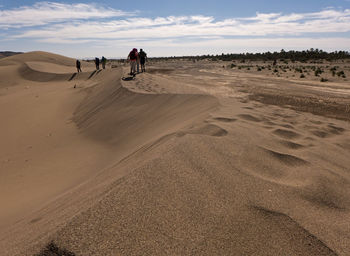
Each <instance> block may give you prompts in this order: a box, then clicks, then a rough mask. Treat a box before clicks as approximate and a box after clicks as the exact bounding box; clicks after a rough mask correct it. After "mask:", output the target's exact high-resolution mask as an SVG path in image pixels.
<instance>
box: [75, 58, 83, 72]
mask: <svg viewBox="0 0 350 256" xmlns="http://www.w3.org/2000/svg"><path fill="white" fill-rule="evenodd" d="M75 66H76V67H77V71H78V73H79V72H82V71H81V68H80V67H81V64H80V60H77V61H76V63H75Z"/></svg>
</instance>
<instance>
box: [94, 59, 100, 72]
mask: <svg viewBox="0 0 350 256" xmlns="http://www.w3.org/2000/svg"><path fill="white" fill-rule="evenodd" d="M95 64H96V70H99V69H100V59H99V58H97V57H96V58H95Z"/></svg>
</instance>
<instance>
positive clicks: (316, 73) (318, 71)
mask: <svg viewBox="0 0 350 256" xmlns="http://www.w3.org/2000/svg"><path fill="white" fill-rule="evenodd" d="M322 73H323V71H322V69H320V68H317V69H316V70H315V76H319V75H321V74H322Z"/></svg>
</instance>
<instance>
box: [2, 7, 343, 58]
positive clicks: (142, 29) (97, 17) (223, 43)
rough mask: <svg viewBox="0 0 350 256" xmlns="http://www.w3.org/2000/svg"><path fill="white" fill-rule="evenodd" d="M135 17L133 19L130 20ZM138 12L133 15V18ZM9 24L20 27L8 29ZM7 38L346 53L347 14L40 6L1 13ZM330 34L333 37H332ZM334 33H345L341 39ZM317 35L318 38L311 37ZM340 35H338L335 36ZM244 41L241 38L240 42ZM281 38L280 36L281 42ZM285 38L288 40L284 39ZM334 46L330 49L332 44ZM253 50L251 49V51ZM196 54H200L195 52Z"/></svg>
mask: <svg viewBox="0 0 350 256" xmlns="http://www.w3.org/2000/svg"><path fill="white" fill-rule="evenodd" d="M132 14H134V15H133V16H131V15H132ZM136 14H138V15H136ZM14 26H18V27H21V26H25V27H24V28H22V29H21V30H11V27H14ZM1 27H3V28H7V29H4V30H3V32H4V33H5V37H6V38H7V39H12V40H17V41H21V40H27V39H29V40H34V41H35V42H39V43H45V44H47V45H50V44H56V45H57V44H60V45H67V47H68V45H79V44H84V43H90V45H91V46H98V47H101V48H103V47H111V48H112V47H113V46H114V47H117V46H118V47H121V46H124V47H128V46H129V45H130V44H131V43H135V44H139V45H144V46H145V47H146V46H148V47H150V48H151V47H153V48H154V47H156V46H157V47H158V48H167V47H173V49H175V48H178V49H182V50H183V51H185V50H186V47H189V48H188V49H192V48H191V47H194V48H196V49H202V53H203V52H204V50H205V49H206V48H210V49H214V48H217V49H219V48H220V47H221V48H225V47H226V48H227V49H228V48H230V47H231V49H233V48H232V47H234V46H235V47H236V49H247V48H249V49H250V51H254V49H262V48H261V47H264V48H265V49H269V47H270V46H271V47H277V45H279V46H278V47H277V48H287V47H288V45H290V46H291V48H293V45H294V46H295V47H294V48H297V47H299V46H300V47H302V46H303V47H304V48H310V47H314V48H315V47H316V46H317V45H318V44H317V43H318V42H320V46H319V48H322V47H321V46H322V45H323V46H325V49H330V48H331V47H332V46H333V47H334V48H335V49H349V47H350V46H349V45H350V44H349V37H350V34H349V33H350V10H349V9H345V10H340V9H331V8H327V9H325V10H322V11H320V12H313V13H287V14H283V13H256V15H254V16H252V17H245V18H239V17H232V18H229V19H224V20H217V19H216V18H215V17H212V16H203V15H193V16H167V17H156V18H145V17H141V16H140V13H136V12H134V13H127V12H123V11H119V10H115V9H110V8H106V7H100V6H98V5H87V4H72V5H69V4H61V3H51V2H41V3H38V4H35V5H33V6H32V7H21V8H18V9H14V10H7V11H6V10H4V11H0V28H1ZM332 33H333V36H332ZM335 33H346V34H345V35H344V37H343V38H341V37H337V38H336V39H335V38H332V37H335V36H334V35H335ZM311 35H317V37H318V38H321V39H315V38H312V37H311ZM337 35H338V36H339V34H337ZM242 37H243V38H244V39H240V38H242ZM284 37H285V38H284ZM286 37H288V38H286ZM332 44H333V45H332ZM254 47H255V48H254ZM198 54H199V53H198Z"/></svg>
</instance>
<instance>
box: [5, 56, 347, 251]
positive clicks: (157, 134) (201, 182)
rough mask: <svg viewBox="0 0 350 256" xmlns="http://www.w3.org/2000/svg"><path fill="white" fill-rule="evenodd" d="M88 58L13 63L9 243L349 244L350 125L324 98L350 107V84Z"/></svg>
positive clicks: (270, 247) (8, 125)
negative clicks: (277, 98) (79, 69)
mask: <svg viewBox="0 0 350 256" xmlns="http://www.w3.org/2000/svg"><path fill="white" fill-rule="evenodd" d="M85 65H86V67H87V68H86V69H85V72H83V73H80V74H75V75H74V72H75V68H74V60H73V59H69V58H66V57H63V56H58V55H54V54H50V53H44V52H33V53H27V54H22V55H16V56H12V57H8V58H4V59H2V60H0V75H1V77H4V80H2V81H1V82H0V117H1V120H2V123H3V124H5V125H3V126H2V127H1V128H0V129H1V132H0V140H1V141H2V144H1V147H0V156H1V159H0V167H1V168H0V177H1V179H0V205H1V208H2V211H1V212H0V230H1V231H0V248H3V249H2V252H1V255H58V254H57V252H58V251H61V252H62V251H65V252H66V253H70V255H349V254H350V246H349V244H350V235H349V234H350V232H349V221H350V197H349V196H350V173H349V165H350V160H349V153H350V140H349V130H350V126H349V122H348V121H346V120H347V119H346V113H345V114H341V115H340V114H338V113H339V112H338V110H337V111H334V106H335V105H336V103H333V105H331V106H328V105H327V104H326V103H325V102H326V101H325V100H326V99H328V100H329V99H330V98H331V99H332V100H337V99H340V100H339V104H338V105H336V107H339V109H341V108H342V106H343V105H346V104H349V103H350V99H349V98H346V97H345V96H344V91H345V92H350V87H349V86H348V85H346V84H339V83H338V84H330V85H329V90H328V91H327V90H322V91H320V90H318V88H317V86H313V87H310V86H308V85H300V86H298V87H296V86H295V83H296V82H295V81H290V80H288V79H280V78H273V77H269V76H262V75H260V76H257V75H256V74H250V73H244V72H235V71H231V70H230V71H228V70H223V69H222V63H218V64H215V63H206V62H199V63H192V62H169V63H167V68H166V69H165V68H164V63H150V67H149V71H150V72H147V73H144V74H139V75H138V76H137V77H136V79H135V80H130V81H123V80H122V77H123V76H125V75H126V73H127V71H128V67H127V66H119V67H118V68H113V69H107V70H102V71H97V72H96V71H93V68H94V67H93V66H92V65H91V64H88V63H83V71H84V66H85ZM306 83H307V82H306ZM312 83H314V82H312ZM334 86H336V87H342V88H343V89H342V91H341V92H339V93H337V92H336V91H334V90H333V88H334ZM74 87H75V88H74ZM281 88H283V92H284V94H283V93H282V90H281ZM329 91H332V92H329ZM303 92H304V94H303ZM313 92H314V94H313ZM254 93H255V94H254ZM261 93H264V94H265V95H268V96H269V97H270V98H273V96H274V95H283V96H284V97H289V98H293V97H295V98H297V97H301V96H303V95H308V94H313V95H317V97H318V99H319V100H320V104H321V105H322V107H320V108H318V110H317V111H316V112H315V111H314V110H313V109H309V108H306V107H304V108H303V109H297V106H293V105H290V104H292V103H293V102H291V101H289V103H288V104H289V105H287V104H284V103H285V102H281V104H277V103H276V102H273V103H271V102H266V100H264V99H261V98H257V95H258V94H261ZM315 97H316V96H315ZM265 98H266V97H265ZM268 104H269V105H268ZM271 104H272V105H271ZM305 104H306V103H305ZM312 104H315V103H312ZM312 104H311V106H312ZM286 105H287V106H286ZM304 106H305V105H304ZM330 109H331V110H332V109H333V110H332V111H330ZM337 109H338V108H337ZM329 113H332V115H333V117H336V118H332V117H330V114H329ZM314 114H317V115H314ZM344 119H345V120H344ZM348 120H350V118H349V119H348ZM50 242H51V243H50ZM48 244H49V246H47V245H48ZM55 251H56V254H55ZM50 253H51V254H50Z"/></svg>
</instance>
